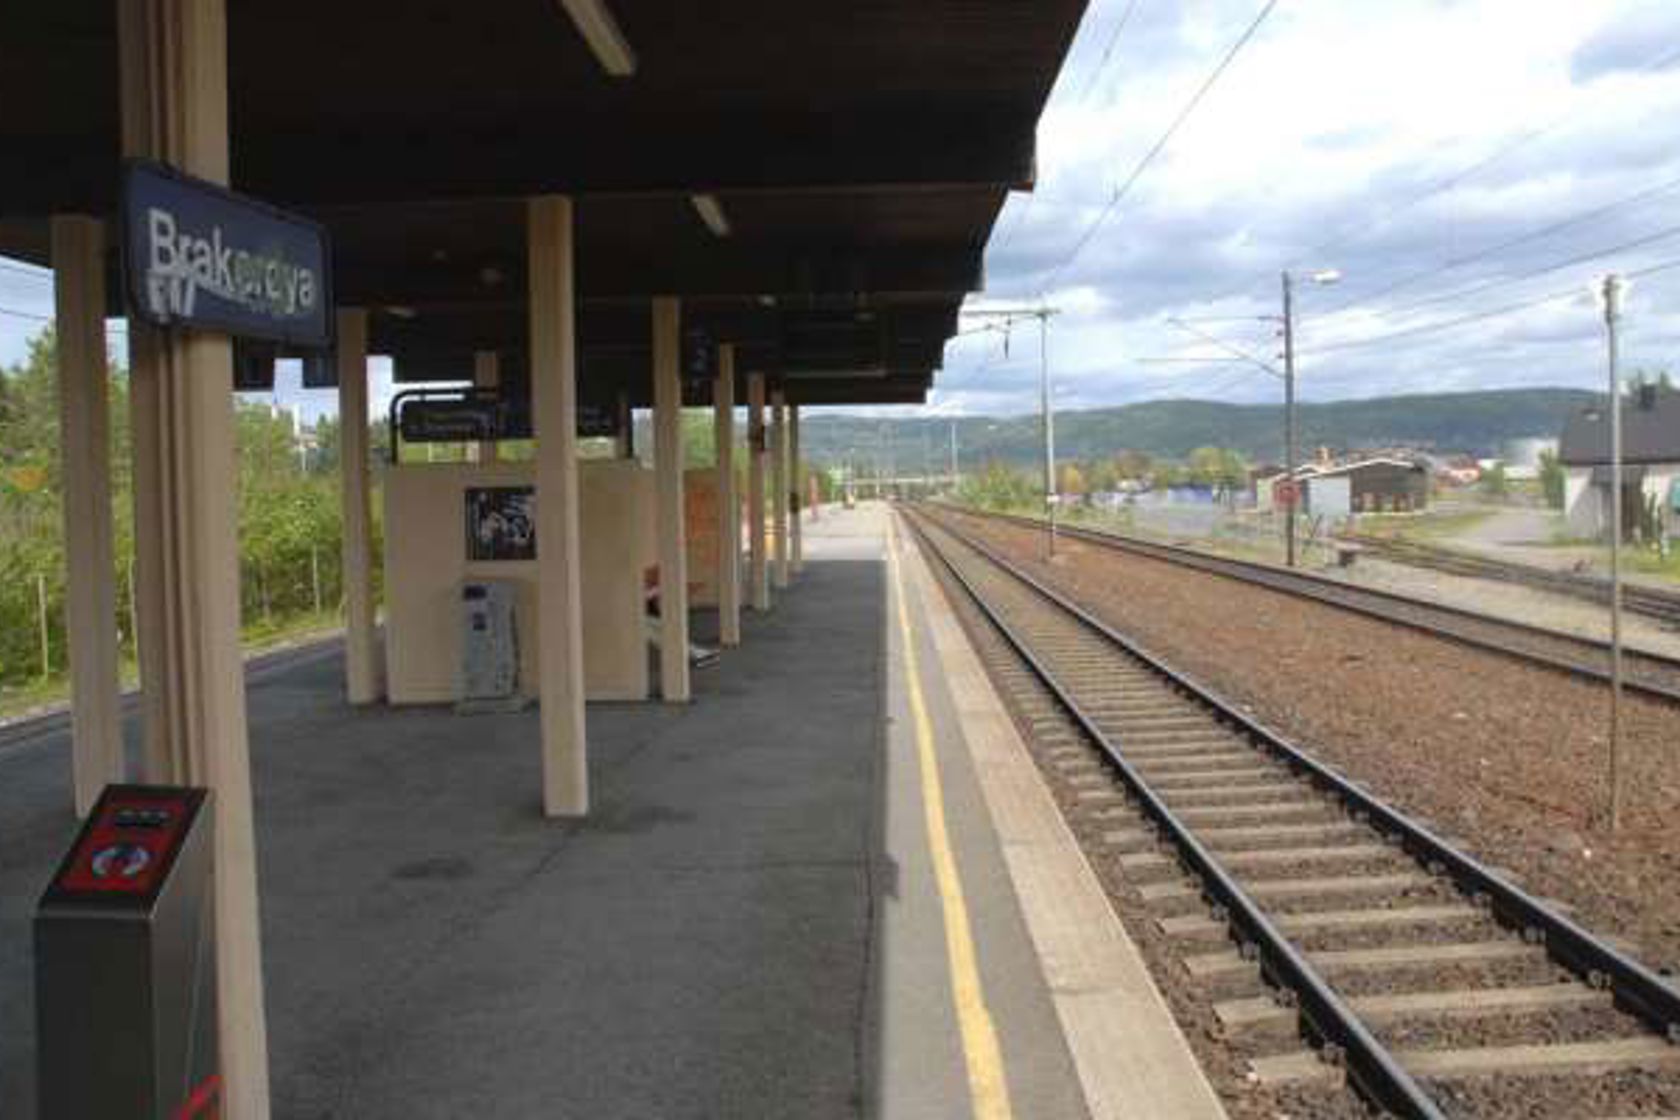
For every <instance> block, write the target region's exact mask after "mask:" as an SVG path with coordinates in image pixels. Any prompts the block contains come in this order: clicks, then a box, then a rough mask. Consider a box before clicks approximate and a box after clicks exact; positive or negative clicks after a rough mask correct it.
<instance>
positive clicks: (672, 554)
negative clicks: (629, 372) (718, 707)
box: [653, 296, 690, 703]
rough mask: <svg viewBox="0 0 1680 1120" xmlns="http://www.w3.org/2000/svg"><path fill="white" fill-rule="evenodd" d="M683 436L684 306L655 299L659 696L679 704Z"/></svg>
mask: <svg viewBox="0 0 1680 1120" xmlns="http://www.w3.org/2000/svg"><path fill="white" fill-rule="evenodd" d="M682 437H683V431H682V303H681V302H680V301H679V300H677V299H676V298H675V297H674V296H655V297H654V300H653V472H654V487H655V489H656V491H657V498H656V502H655V511H656V512H655V517H656V518H657V523H658V531H659V694H660V695H661V696H663V697H664V698H665V699H666V700H670V701H674V702H677V703H681V702H683V701H686V700H687V699H688V698H689V695H690V691H689V680H688V540H687V537H688V531H687V526H686V525H685V524H684V521H683V496H684V495H683V490H684V487H683V438H682Z"/></svg>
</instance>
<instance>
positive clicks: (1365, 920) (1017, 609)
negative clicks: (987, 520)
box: [911, 516, 1680, 1120]
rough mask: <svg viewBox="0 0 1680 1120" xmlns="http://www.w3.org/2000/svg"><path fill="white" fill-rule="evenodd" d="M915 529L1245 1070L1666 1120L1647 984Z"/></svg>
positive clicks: (1470, 866)
mask: <svg viewBox="0 0 1680 1120" xmlns="http://www.w3.org/2000/svg"><path fill="white" fill-rule="evenodd" d="M911 522H912V524H913V525H914V527H915V528H916V531H917V535H918V537H919V539H920V540H921V541H922V543H923V545H924V547H925V548H926V549H927V550H928V552H929V554H930V558H931V559H932V560H933V561H934V567H935V569H936V570H937V571H938V572H939V573H940V575H941V578H943V579H944V580H945V581H946V582H947V585H948V586H949V587H950V588H951V589H952V591H953V592H954V593H955V594H956V595H957V596H958V597H959V598H960V599H962V600H964V602H965V603H966V604H967V608H968V613H969V614H970V616H971V619H977V620H979V621H978V622H975V623H973V624H974V625H978V626H984V627H985V628H986V630H987V635H988V636H987V643H989V646H990V652H989V653H986V656H987V660H988V663H989V668H990V669H991V671H992V673H993V675H994V677H995V678H996V679H998V681H999V683H1000V685H1001V686H1002V687H1004V688H1005V690H1006V693H1008V694H1009V695H1008V699H1009V700H1010V703H1011V706H1012V707H1014V708H1015V710H1016V711H1017V714H1018V716H1020V717H1021V718H1022V720H1023V723H1024V725H1025V729H1026V730H1027V732H1028V734H1029V736H1030V737H1032V738H1034V739H1036V740H1038V742H1039V747H1040V748H1041V749H1042V750H1043V751H1044V755H1043V757H1044V758H1046V759H1048V761H1049V765H1050V767H1051V768H1052V769H1053V770H1054V771H1056V773H1057V774H1058V775H1059V780H1061V781H1063V782H1065V783H1066V785H1067V786H1068V788H1069V789H1071V790H1072V791H1073V794H1072V802H1073V809H1072V811H1073V812H1076V813H1079V814H1082V815H1083V816H1084V817H1085V819H1084V821H1083V826H1082V827H1081V832H1082V834H1083V835H1085V836H1086V837H1087V838H1088V839H1089V838H1091V837H1094V838H1095V841H1096V843H1097V844H1098V845H1099V846H1100V847H1101V848H1102V849H1103V850H1104V851H1105V852H1106V853H1108V854H1109V855H1111V856H1112V858H1113V859H1114V860H1116V861H1117V862H1118V864H1119V866H1120V868H1121V869H1122V874H1123V875H1124V877H1125V878H1126V880H1127V881H1128V882H1129V883H1130V884H1132V885H1134V886H1135V888H1136V890H1137V893H1138V895H1139V896H1140V897H1141V898H1142V899H1143V900H1144V904H1145V905H1146V906H1147V907H1148V909H1149V910H1150V912H1151V915H1152V918H1153V920H1154V921H1155V922H1156V923H1157V925H1158V927H1159V929H1160V931H1161V932H1162V933H1163V934H1164V935H1166V937H1167V938H1168V939H1169V940H1170V942H1171V943H1172V945H1173V946H1174V949H1175V952H1176V953H1177V955H1178V958H1179V964H1180V967H1181V968H1182V969H1183V971H1184V973H1185V974H1187V976H1188V977H1189V980H1190V982H1192V983H1193V984H1195V985H1198V986H1200V987H1201V988H1203V989H1205V991H1206V992H1207V993H1208V995H1207V999H1208V1000H1209V1001H1210V1002H1211V1003H1212V1006H1213V1011H1214V1014H1215V1016H1216V1018H1217V1021H1218V1023H1219V1025H1220V1027H1221V1028H1222V1029H1223V1031H1224V1032H1225V1033H1226V1034H1227V1035H1228V1036H1229V1037H1230V1038H1231V1039H1233V1040H1234V1042H1233V1045H1235V1046H1237V1047H1238V1048H1239V1049H1240V1050H1241V1051H1242V1052H1243V1053H1244V1054H1245V1055H1246V1057H1245V1059H1244V1060H1245V1061H1246V1062H1247V1064H1248V1066H1249V1071H1248V1076H1249V1078H1251V1079H1252V1080H1253V1081H1255V1082H1257V1083H1259V1084H1261V1085H1262V1086H1265V1087H1269V1088H1271V1089H1273V1090H1275V1091H1278V1092H1283V1093H1287V1092H1289V1091H1293V1090H1296V1089H1299V1088H1301V1087H1312V1086H1317V1085H1322V1084H1323V1083H1325V1082H1335V1081H1338V1080H1340V1079H1341V1078H1342V1077H1343V1076H1344V1075H1345V1079H1346V1081H1347V1082H1348V1084H1349V1085H1351V1086H1352V1087H1353V1088H1354V1089H1355V1090H1356V1091H1357V1093H1358V1094H1359V1096H1360V1097H1361V1098H1363V1100H1364V1101H1365V1102H1367V1103H1369V1104H1372V1105H1375V1106H1377V1107H1378V1108H1380V1109H1381V1110H1383V1111H1384V1112H1386V1113H1387V1114H1389V1115H1391V1116H1395V1117H1406V1118H1437V1117H1451V1118H1453V1120H1459V1118H1461V1117H1475V1118H1477V1120H1481V1118H1484V1117H1524V1118H1529V1120H1539V1118H1544V1120H1598V1118H1607V1117H1622V1116H1657V1115H1659V1114H1661V1115H1673V1114H1680V1045H1676V1043H1677V1042H1680V993H1677V992H1676V990H1675V989H1674V988H1673V987H1671V986H1670V985H1669V984H1668V983H1667V982H1666V981H1664V980H1663V979H1662V978H1660V977H1659V976H1657V975H1656V974H1655V973H1654V972H1653V971H1651V970H1650V969H1648V968H1646V967H1645V966H1643V965H1642V964H1640V963H1638V962H1637V961H1634V960H1633V959H1631V958H1629V957H1628V956H1626V955H1625V954H1623V953H1622V952H1621V951H1620V950H1618V949H1617V948H1616V947H1615V946H1613V945H1612V944H1610V943H1609V942H1608V941H1606V940H1604V939H1601V938H1598V937H1595V936H1594V935H1592V934H1591V933H1589V932H1588V931H1586V930H1585V929H1583V928H1581V927H1580V926H1578V925H1576V924H1575V923H1574V922H1572V921H1571V920H1569V919H1568V918H1566V917H1564V916H1563V915H1562V914H1561V913H1560V912H1559V911H1558V910H1557V909H1556V908H1554V907H1553V906H1551V905H1549V904H1547V903H1545V902H1543V901H1541V900H1539V899H1537V898H1535V897H1533V896H1531V895H1529V894H1527V893H1526V892H1524V891H1523V890H1521V889H1520V888H1519V887H1517V886H1515V885H1513V884H1512V883H1510V882H1509V881H1507V880H1506V879H1504V878H1502V877H1501V876H1500V875H1499V874H1497V873H1496V872H1494V871H1492V870H1491V869H1489V868H1488V867H1486V866H1484V865H1483V864H1481V863H1479V862H1477V861H1476V860H1475V859H1473V858H1472V857H1470V856H1468V855H1467V854H1465V853H1464V852H1462V851H1460V850H1458V849H1457V848H1455V847H1453V846H1451V845H1450V844H1448V843H1447V842H1445V841H1444V840H1442V839H1441V838H1439V837H1437V836H1435V835H1433V834H1432V833H1431V832H1430V831H1428V829H1427V828H1425V827H1424V826H1422V825H1421V824H1419V823H1417V822H1415V821H1413V820H1410V819H1409V818H1407V817H1405V816H1403V815H1402V814H1400V813H1399V812H1397V811H1395V810H1394V809H1392V808H1390V807H1388V806H1387V805H1385V804H1383V803H1382V802H1380V801H1378V800H1377V799H1375V798H1374V797H1373V796H1371V795H1370V794H1369V793H1368V792H1366V791H1365V790H1364V789H1362V788H1361V787H1359V786H1358V785H1357V784H1355V783H1352V782H1350V781H1348V780H1347V779H1345V778H1343V777H1342V776H1340V775H1339V774H1337V773H1336V772H1334V771H1332V770H1330V769H1329V768H1327V767H1325V766H1323V765H1321V764H1319V763H1318V762H1316V761H1314V760H1313V759H1312V758H1310V757H1309V756H1307V755H1306V754H1304V753H1303V752H1301V751H1300V750H1299V749H1298V748H1296V747H1294V746H1293V745H1292V744H1290V743H1288V742H1287V741H1285V740H1284V739H1282V738H1281V737H1280V736H1278V735H1276V734H1275V733H1273V732H1271V731H1270V730H1268V729H1267V728H1265V727H1263V726H1261V725H1259V724H1257V723H1255V722H1254V721H1253V720H1251V719H1250V718H1249V717H1247V716H1246V715H1244V714H1243V713H1241V712H1240V711H1238V710H1236V709H1234V708H1233V707H1231V706H1230V705H1228V704H1226V703H1224V702H1223V701H1222V700H1220V699H1219V698H1218V697H1217V696H1214V695H1212V694H1211V693H1209V692H1207V691H1206V690H1205V689H1203V688H1201V687H1200V686H1199V685H1197V684H1196V683H1195V682H1193V681H1191V680H1189V679H1188V678H1186V677H1184V676H1182V675H1181V674H1179V673H1177V672H1175V671H1174V670H1173V669H1171V668H1170V667H1168V666H1166V665H1164V664H1162V663H1161V662H1159V661H1158V660H1156V659H1154V658H1152V657H1151V656H1150V655H1149V654H1148V653H1147V652H1146V651H1144V650H1141V649H1139V648H1137V647H1136V646H1135V645H1134V644H1132V643H1131V642H1130V641H1129V640H1128V639H1127V638H1125V637H1124V636H1122V635H1120V634H1117V633H1115V632H1114V631H1113V630H1111V629H1110V628H1108V627H1107V626H1106V625H1105V624H1103V623H1102V622H1100V621H1099V620H1097V619H1095V618H1094V617H1092V616H1090V615H1089V614H1087V613H1085V612H1084V611H1082V610H1081V609H1080V608H1079V607H1077V606H1076V605H1074V604H1073V603H1071V602H1069V601H1067V600H1066V599H1065V598H1063V597H1062V596H1061V595H1059V594H1058V593H1057V592H1055V591H1054V590H1053V589H1051V588H1048V587H1046V586H1044V585H1042V584H1040V583H1038V582H1037V581H1036V580H1034V579H1033V578H1032V577H1031V576H1030V575H1029V574H1028V573H1026V572H1024V571H1022V570H1021V569H1019V568H1016V567H1015V566H1013V565H1011V564H1010V563H1009V562H1008V561H1007V560H1005V559H1003V558H1002V557H1000V556H998V555H996V554H994V553H992V552H990V551H989V550H987V549H986V548H985V546H984V545H982V544H980V543H979V542H977V541H974V540H972V539H969V538H966V537H964V536H962V535H960V534H958V533H956V532H954V531H952V530H951V529H950V528H949V527H947V526H943V525H941V524H938V523H936V522H932V521H931V520H929V519H927V518H925V517H920V516H914V517H912V518H911ZM987 648H988V647H987V644H986V643H982V650H983V652H985V651H986V649H987ZM1078 823H1079V822H1076V824H1078ZM1262 981H1263V983H1262ZM1292 1028H1298V1030H1299V1033H1300V1035H1301V1036H1302V1037H1304V1038H1306V1039H1308V1040H1309V1041H1310V1042H1311V1043H1312V1044H1313V1048H1311V1049H1304V1048H1302V1046H1301V1045H1300V1044H1299V1043H1298V1042H1295V1041H1293V1039H1294V1037H1295V1031H1294V1030H1293V1029H1292ZM1285 1099H1287V1098H1285ZM1299 1114H1321V1115H1346V1114H1348V1113H1338V1112H1336V1110H1335V1109H1334V1108H1326V1107H1325V1106H1323V1104H1322V1102H1321V1103H1320V1104H1319V1105H1311V1104H1308V1105H1306V1106H1303V1107H1302V1110H1301V1112H1291V1113H1290V1115H1299Z"/></svg>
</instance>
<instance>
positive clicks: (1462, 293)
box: [1320, 226, 1680, 318]
mask: <svg viewBox="0 0 1680 1120" xmlns="http://www.w3.org/2000/svg"><path fill="white" fill-rule="evenodd" d="M1674 237H1680V226H1669V227H1667V228H1665V229H1660V230H1657V231H1656V232H1654V233H1649V234H1646V235H1645V236H1643V237H1636V238H1633V239H1632V240H1630V241H1623V242H1621V243H1619V244H1616V245H1611V246H1608V247H1606V248H1602V249H1591V250H1588V251H1587V252H1585V253H1577V254H1575V255H1574V256H1571V257H1568V258H1566V259H1564V260H1561V261H1553V262H1551V263H1549V264H1544V265H1541V266H1539V267H1538V268H1531V269H1528V270H1526V271H1523V272H1519V273H1517V274H1516V275H1514V276H1500V277H1495V278H1493V279H1491V280H1484V281H1481V282H1478V283H1475V284H1471V285H1469V286H1467V287H1463V288H1456V289H1454V290H1452V291H1449V292H1442V293H1440V294H1438V295H1433V296H1428V297H1426V298H1424V299H1419V300H1413V301H1412V302H1411V303H1407V304H1402V305H1401V306H1399V307H1393V308H1381V309H1380V310H1381V311H1382V313H1383V314H1385V315H1406V314H1410V313H1411V312H1413V311H1415V310H1417V309H1418V308H1421V307H1434V306H1436V305H1437V304H1442V303H1451V302H1455V301H1458V300H1461V299H1466V298H1468V297H1470V296H1474V295H1479V294H1480V293H1482V292H1486V291H1491V290H1493V289H1495V288H1504V287H1509V286H1511V285H1513V284H1518V283H1521V282H1522V281H1524V280H1532V279H1533V278H1534V277H1536V276H1545V275H1547V274H1548V273H1552V272H1557V271H1558V270H1560V269H1564V268H1569V267H1570V266H1572V265H1577V264H1588V263H1591V262H1592V261H1596V260H1603V259H1604V258H1605V257H1611V256H1615V255H1616V254H1617V253H1625V252H1627V251H1628V250H1630V249H1641V248H1644V247H1645V246H1647V245H1654V244H1656V243H1657V242H1659V241H1667V240H1669V239H1671V238H1674ZM1329 314H1334V312H1322V313H1321V314H1320V317H1321V318H1322V317H1323V316H1324V315H1329Z"/></svg>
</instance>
